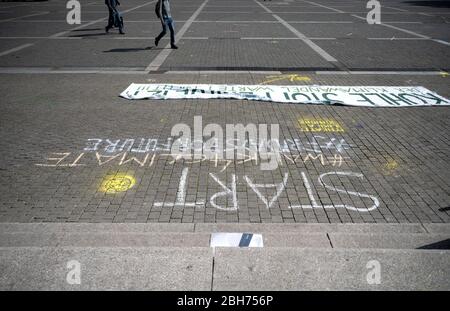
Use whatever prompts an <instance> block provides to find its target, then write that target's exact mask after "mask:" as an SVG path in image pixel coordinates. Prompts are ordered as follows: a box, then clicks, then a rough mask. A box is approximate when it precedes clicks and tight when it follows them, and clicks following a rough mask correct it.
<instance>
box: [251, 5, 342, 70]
mask: <svg viewBox="0 0 450 311" xmlns="http://www.w3.org/2000/svg"><path fill="white" fill-rule="evenodd" d="M253 1H255V3H256V4H258V5H259V6H260V7H262V8H263V9H264V10H266V11H267V12H268V13H271V14H272V16H273V17H274V18H276V19H277V20H278V21H279V22H280V23H281V24H282V25H284V26H285V27H286V28H287V29H289V30H290V31H291V32H292V33H293V34H295V35H296V36H297V37H298V38H300V39H301V40H302V41H303V42H305V43H306V44H307V45H308V46H309V47H310V48H311V49H313V50H314V51H316V52H317V53H318V54H319V55H320V56H322V57H323V58H324V59H325V60H326V61H328V62H337V59H335V58H334V57H333V56H331V55H330V54H328V53H327V52H325V51H324V50H323V49H322V48H321V47H320V46H318V45H317V44H315V43H314V42H312V41H311V40H310V39H308V38H307V37H306V36H305V35H304V34H303V33H301V32H300V31H298V30H297V29H295V28H294V27H292V26H291V25H290V24H288V23H287V22H286V21H285V20H284V19H282V18H281V17H279V16H278V15H276V14H274V12H272V11H271V10H270V9H268V8H267V7H266V6H265V5H263V4H261V3H259V2H258V1H257V0H253Z"/></svg>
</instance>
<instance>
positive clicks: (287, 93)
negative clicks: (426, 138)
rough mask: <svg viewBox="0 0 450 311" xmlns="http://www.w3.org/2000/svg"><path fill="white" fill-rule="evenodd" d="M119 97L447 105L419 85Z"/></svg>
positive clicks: (144, 92)
mask: <svg viewBox="0 0 450 311" xmlns="http://www.w3.org/2000/svg"><path fill="white" fill-rule="evenodd" d="M120 96H121V97H123V98H126V99H212V98H216V99H246V100H260V101H270V102H280V103H295V104H323V105H333V104H340V105H348V106H359V107H414V106H448V105H450V101H449V100H448V99H446V98H444V97H442V96H439V95H438V94H436V93H434V92H432V91H430V90H428V89H426V88H424V87H421V86H323V85H228V84H136V83H132V84H131V85H130V86H129V87H128V88H127V89H126V90H125V91H123V92H122V93H121V94H120Z"/></svg>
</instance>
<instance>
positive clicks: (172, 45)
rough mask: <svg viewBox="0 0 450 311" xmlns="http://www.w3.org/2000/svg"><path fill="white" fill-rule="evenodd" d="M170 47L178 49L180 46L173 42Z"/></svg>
mask: <svg viewBox="0 0 450 311" xmlns="http://www.w3.org/2000/svg"><path fill="white" fill-rule="evenodd" d="M170 48H171V49H174V50H176V49H178V46H176V45H175V44H173V43H172V44H171V45H170Z"/></svg>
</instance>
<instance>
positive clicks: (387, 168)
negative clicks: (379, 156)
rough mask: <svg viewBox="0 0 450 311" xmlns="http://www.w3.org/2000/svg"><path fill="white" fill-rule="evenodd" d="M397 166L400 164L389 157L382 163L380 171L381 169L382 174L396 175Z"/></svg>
mask: <svg viewBox="0 0 450 311" xmlns="http://www.w3.org/2000/svg"><path fill="white" fill-rule="evenodd" d="M399 168H400V164H399V163H398V162H397V161H395V160H394V159H390V160H388V161H387V162H386V163H385V164H384V165H383V167H382V171H383V173H384V175H393V176H398V175H397V172H398V169H399Z"/></svg>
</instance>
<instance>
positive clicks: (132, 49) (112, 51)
mask: <svg viewBox="0 0 450 311" xmlns="http://www.w3.org/2000/svg"><path fill="white" fill-rule="evenodd" d="M152 48H153V47H152V46H148V47H146V48H125V49H111V50H108V51H103V53H124V52H139V51H148V50H151V49H152Z"/></svg>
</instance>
